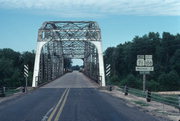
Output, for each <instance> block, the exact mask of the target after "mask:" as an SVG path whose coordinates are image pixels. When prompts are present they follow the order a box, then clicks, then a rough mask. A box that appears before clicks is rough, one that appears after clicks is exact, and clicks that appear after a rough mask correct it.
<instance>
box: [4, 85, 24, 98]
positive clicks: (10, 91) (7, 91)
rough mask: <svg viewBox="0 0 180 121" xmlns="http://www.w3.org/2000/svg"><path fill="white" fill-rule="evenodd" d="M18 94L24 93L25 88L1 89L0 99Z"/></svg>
mask: <svg viewBox="0 0 180 121" xmlns="http://www.w3.org/2000/svg"><path fill="white" fill-rule="evenodd" d="M19 92H25V87H18V88H17V87H1V88H0V97H6V96H10V95H13V94H15V93H19Z"/></svg>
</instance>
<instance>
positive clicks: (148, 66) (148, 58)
mask: <svg viewBox="0 0 180 121" xmlns="http://www.w3.org/2000/svg"><path fill="white" fill-rule="evenodd" d="M136 65H137V66H136V68H135V69H136V71H139V72H140V74H142V75H143V91H145V90H146V75H147V74H150V71H154V67H153V60H152V55H137V63H136Z"/></svg>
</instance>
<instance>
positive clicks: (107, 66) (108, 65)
mask: <svg viewBox="0 0 180 121" xmlns="http://www.w3.org/2000/svg"><path fill="white" fill-rule="evenodd" d="M110 74H111V65H110V64H106V76H110Z"/></svg>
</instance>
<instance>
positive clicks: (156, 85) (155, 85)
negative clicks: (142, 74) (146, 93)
mask: <svg viewBox="0 0 180 121" xmlns="http://www.w3.org/2000/svg"><path fill="white" fill-rule="evenodd" d="M147 89H150V90H151V91H158V90H159V83H158V82H156V81H154V80H150V81H147Z"/></svg>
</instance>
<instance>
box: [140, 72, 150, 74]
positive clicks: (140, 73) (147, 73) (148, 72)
mask: <svg viewBox="0 0 180 121" xmlns="http://www.w3.org/2000/svg"><path fill="white" fill-rule="evenodd" d="M139 73H140V74H150V71H140V72H139Z"/></svg>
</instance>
